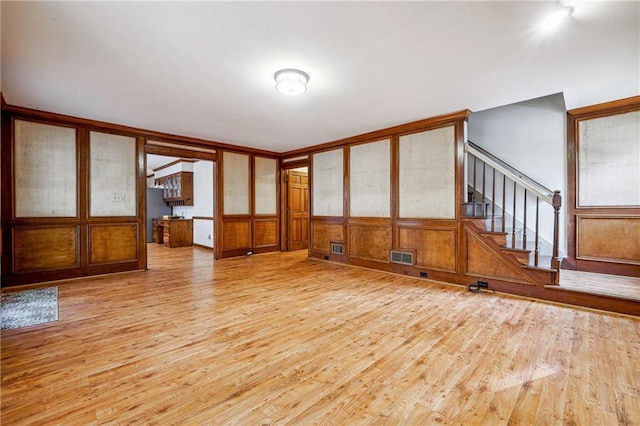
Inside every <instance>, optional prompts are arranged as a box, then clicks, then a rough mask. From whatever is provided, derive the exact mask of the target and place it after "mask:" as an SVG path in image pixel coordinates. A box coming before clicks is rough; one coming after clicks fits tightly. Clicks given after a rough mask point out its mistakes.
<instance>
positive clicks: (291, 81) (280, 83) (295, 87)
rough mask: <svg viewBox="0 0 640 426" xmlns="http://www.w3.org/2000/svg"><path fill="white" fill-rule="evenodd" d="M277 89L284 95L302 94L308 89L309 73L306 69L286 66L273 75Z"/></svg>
mask: <svg viewBox="0 0 640 426" xmlns="http://www.w3.org/2000/svg"><path fill="white" fill-rule="evenodd" d="M273 78H274V80H275V81H276V90H277V91H278V92H280V93H282V94H284V95H301V94H303V93H304V92H306V91H307V83H308V82H309V74H307V73H306V72H304V71H300V70H296V69H292V68H286V69H283V70H280V71H276V73H275V74H274V75H273Z"/></svg>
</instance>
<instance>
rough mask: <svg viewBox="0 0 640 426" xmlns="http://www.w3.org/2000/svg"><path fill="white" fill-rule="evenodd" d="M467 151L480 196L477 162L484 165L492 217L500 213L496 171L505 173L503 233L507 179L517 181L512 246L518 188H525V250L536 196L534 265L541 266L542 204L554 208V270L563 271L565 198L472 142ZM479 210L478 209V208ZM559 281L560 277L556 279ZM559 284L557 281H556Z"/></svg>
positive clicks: (484, 203)
mask: <svg viewBox="0 0 640 426" xmlns="http://www.w3.org/2000/svg"><path fill="white" fill-rule="evenodd" d="M465 150H466V152H467V153H468V154H470V155H471V156H472V158H473V184H472V186H473V191H474V196H475V194H476V193H477V188H478V185H477V182H476V169H477V164H476V162H477V161H476V159H477V160H480V161H481V163H482V183H481V187H482V203H483V205H486V204H488V203H486V202H487V201H488V200H490V201H491V215H492V217H494V216H495V212H496V171H498V172H500V173H501V174H502V210H503V220H502V226H501V232H505V229H506V228H505V219H506V217H505V215H504V212H506V204H505V203H506V201H507V200H506V192H507V191H506V186H507V178H508V179H509V180H510V181H512V182H513V205H512V212H511V215H512V235H511V245H512V248H516V247H515V245H516V217H517V211H516V209H517V204H516V199H517V188H518V187H520V188H522V191H523V198H524V201H523V213H522V225H523V235H522V249H523V250H526V249H527V216H528V214H527V196H528V194H529V193H531V194H533V195H534V196H535V197H536V201H535V206H536V207H535V210H536V211H535V224H534V233H535V236H534V238H535V241H534V245H535V247H534V265H535V266H538V264H539V263H538V262H539V245H540V242H539V238H540V237H539V204H540V201H543V202H545V203H547V204H549V205H550V206H552V207H553V214H554V217H553V238H552V240H553V242H552V245H553V247H552V257H551V268H553V269H557V270H559V268H560V258H559V257H558V253H559V250H558V240H559V237H558V233H559V218H560V208H561V207H562V197H561V195H560V191H557V190H556V191H552V190H551V189H549V188H547V187H545V186H544V185H542V184H540V183H539V182H537V181H535V180H534V179H532V178H530V177H529V176H527V175H526V174H524V173H522V172H521V171H519V170H518V169H516V168H515V167H513V166H511V165H509V164H507V163H506V162H504V161H503V160H501V159H500V158H498V157H496V156H495V155H493V154H491V153H490V152H488V151H486V150H485V149H483V148H481V147H479V146H478V145H476V144H475V143H473V142H472V141H470V140H469V141H467V143H466V144H465ZM487 166H489V167H491V168H492V169H493V170H492V179H491V180H492V188H491V190H492V193H491V197H487V194H486V182H485V180H486V169H487ZM474 211H475V208H474ZM494 223H495V221H494V220H492V221H491V231H495V228H494ZM555 281H557V274H556V279H555ZM554 284H557V282H554Z"/></svg>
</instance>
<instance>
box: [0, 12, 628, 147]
mask: <svg viewBox="0 0 640 426" xmlns="http://www.w3.org/2000/svg"><path fill="white" fill-rule="evenodd" d="M567 4H569V2H567ZM570 4H572V5H573V6H574V13H573V15H572V17H571V18H570V19H568V20H567V21H566V22H564V24H563V26H561V27H559V28H557V29H556V31H554V32H549V33H543V32H542V31H540V30H538V25H539V23H540V20H541V19H542V18H543V17H544V16H545V15H546V14H547V13H549V12H550V11H552V10H553V9H554V8H555V7H556V2H555V1H553V2H546V1H534V2H509V1H506V2H505V1H501V2H460V1H457V2H313V3H312V2H281V3H271V2H255V3H253V2H252V3H250V2H194V3H191V2H189V3H184V2H134V3H130V2H117V3H112V2H99V3H93V2H91V3H90V2H10V1H4V0H3V1H2V3H1V13H2V69H1V71H2V75H1V84H2V87H1V90H2V92H3V94H4V97H5V100H6V101H7V103H9V104H11V105H17V106H23V107H28V108H35V109H40V110H46V111H52V112H57V113H62V114H69V115H73V116H78V117H85V118H90V119H96V120H102V121H107V122H112V123H117V124H124V125H129V126H135V127H140V128H144V129H150V130H156V131H161V132H167V133H172V134H178V135H185V136H192V137H198V138H204V139H210V140H216V141H219V142H225V143H231V144H236V145H242V146H248V147H254V148H261V149H266V150H270V151H277V152H283V151H288V150H292V149H296V148H301V147H306V146H311V145H316V144H320V143H324V142H329V141H332V140H336V139H340V138H345V137H348V136H353V135H357V134H360V133H365V132H368V131H373V130H377V129H381V128H384V127H388V126H392V125H396V124H401V123H406V122H410V121H414V120H418V119H422V118H427V117H432V116H435V115H440V114H446V113H449V112H453V111H458V110H461V109H467V108H468V109H471V110H474V111H479V110H483V109H487V108H493V107H497V106H501V105H506V104H510V103H514V102H519V101H523V100H526V99H531V98H536V97H540V96H545V95H548V94H552V93H560V92H562V93H563V94H564V97H565V100H566V102H567V108H569V109H570V108H575V107H579V106H586V105H592V104H595V103H599V102H605V101H610V100H615V99H620V98H625V97H629V96H635V95H638V94H640V3H639V2H636V1H628V2H613V1H602V2H575V1H574V2H570ZM289 67H294V68H300V69H303V70H304V71H306V72H307V73H309V74H310V76H311V80H310V82H309V86H308V92H307V93H306V94H304V95H302V96H298V97H288V96H285V95H280V94H278V93H277V92H276V91H275V89H274V82H273V73H274V72H275V71H276V70H278V69H280V68H289Z"/></svg>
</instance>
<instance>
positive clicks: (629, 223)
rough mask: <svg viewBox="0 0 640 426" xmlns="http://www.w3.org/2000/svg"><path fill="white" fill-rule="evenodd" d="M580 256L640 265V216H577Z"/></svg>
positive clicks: (586, 258)
mask: <svg viewBox="0 0 640 426" xmlns="http://www.w3.org/2000/svg"><path fill="white" fill-rule="evenodd" d="M576 234H577V240H578V244H577V258H578V259H584V260H601V261H605V262H618V263H632V264H637V265H640V217H616V216H608V217H606V216H600V217H594V216H580V215H578V216H577V231H576Z"/></svg>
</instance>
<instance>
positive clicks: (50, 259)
mask: <svg viewBox="0 0 640 426" xmlns="http://www.w3.org/2000/svg"><path fill="white" fill-rule="evenodd" d="M12 231H13V242H14V246H13V248H12V252H13V268H12V272H13V273H14V274H23V273H28V272H39V271H49V270H57V269H70V268H78V267H80V244H79V243H80V233H79V227H78V226H74V225H71V226H64V225H53V226H37V225H36V226H33V225H32V226H28V227H19V226H17V227H14V228H13V229H12Z"/></svg>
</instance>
